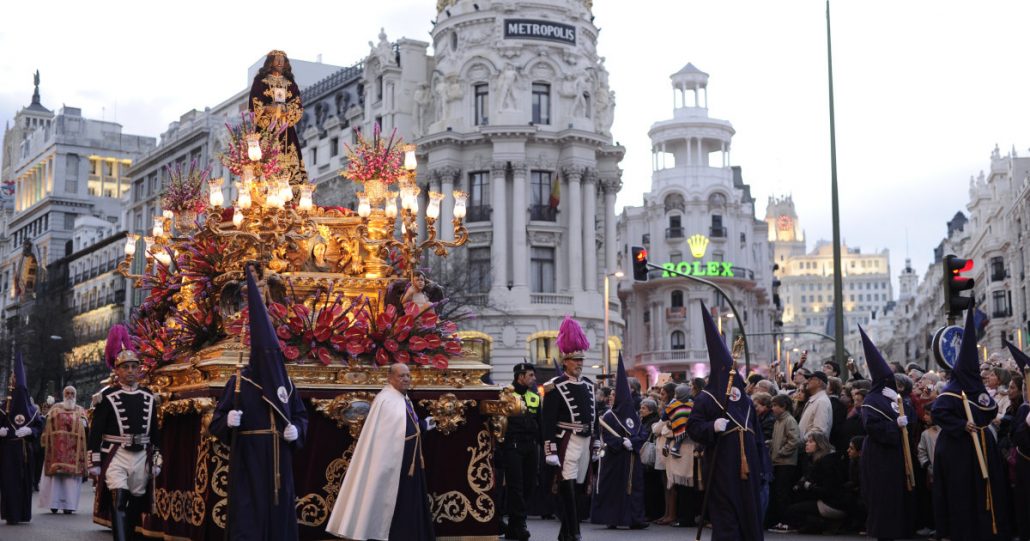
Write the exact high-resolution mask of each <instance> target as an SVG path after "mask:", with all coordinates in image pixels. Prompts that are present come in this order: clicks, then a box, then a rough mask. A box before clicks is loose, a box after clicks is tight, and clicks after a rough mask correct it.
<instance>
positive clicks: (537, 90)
mask: <svg viewBox="0 0 1030 541" xmlns="http://www.w3.org/2000/svg"><path fill="white" fill-rule="evenodd" d="M550 123H551V85H548V84H544V83H533V124H550Z"/></svg>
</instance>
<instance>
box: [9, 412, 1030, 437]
mask: <svg viewBox="0 0 1030 541" xmlns="http://www.w3.org/2000/svg"><path fill="white" fill-rule="evenodd" d="M1027 423H1030V417H1028V418H1027ZM7 432H8V430H7V427H6V426H0V438H6V437H7Z"/></svg>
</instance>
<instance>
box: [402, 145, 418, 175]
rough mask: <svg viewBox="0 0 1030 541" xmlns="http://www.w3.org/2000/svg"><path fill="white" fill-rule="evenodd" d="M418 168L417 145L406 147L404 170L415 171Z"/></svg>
mask: <svg viewBox="0 0 1030 541" xmlns="http://www.w3.org/2000/svg"><path fill="white" fill-rule="evenodd" d="M417 167H418V160H417V159H416V158H415V145H405V146H404V168H405V169H407V170H408V171H414V170H415V169H416V168H417Z"/></svg>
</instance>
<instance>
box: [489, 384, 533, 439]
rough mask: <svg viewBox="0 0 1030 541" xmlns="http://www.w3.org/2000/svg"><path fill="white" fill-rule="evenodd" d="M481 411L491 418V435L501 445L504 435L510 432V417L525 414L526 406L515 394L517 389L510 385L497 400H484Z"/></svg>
mask: <svg viewBox="0 0 1030 541" xmlns="http://www.w3.org/2000/svg"><path fill="white" fill-rule="evenodd" d="M479 411H480V413H482V414H483V415H489V416H490V431H491V434H492V435H493V437H494V439H496V440H497V442H498V443H500V442H503V441H504V434H505V432H507V430H508V417H513V416H517V415H522V414H524V413H525V412H526V404H525V403H524V402H523V401H522V399H521V398H519V397H518V395H516V394H515V389H514V388H513V387H512V386H511V385H508V386H507V387H504V388H503V389H501V392H500V395H499V396H498V399H497V400H483V402H482V403H481V404H480V405H479Z"/></svg>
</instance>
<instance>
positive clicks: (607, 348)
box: [601, 270, 625, 387]
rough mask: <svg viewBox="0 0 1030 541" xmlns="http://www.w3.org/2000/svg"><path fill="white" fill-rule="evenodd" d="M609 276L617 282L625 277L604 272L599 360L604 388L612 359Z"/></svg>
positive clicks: (617, 272) (621, 274) (621, 273)
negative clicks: (601, 335)
mask: <svg viewBox="0 0 1030 541" xmlns="http://www.w3.org/2000/svg"><path fill="white" fill-rule="evenodd" d="M611 276H614V277H615V279H616V280H618V279H619V278H622V277H623V276H625V274H624V273H623V272H622V271H621V270H616V271H615V272H612V273H609V272H605V275H604V347H603V348H601V355H603V356H604V358H603V359H602V360H601V361H602V362H601V376H603V378H602V379H604V385H605V386H606V387H607V386H608V373H609V372H610V365H611V359H612V352H611V345H610V344H609V343H608V313H609V311H610V310H611V299H610V295H611V292H610V291H609V288H610V287H611V286H610V285H609V281H608V278H609V277H611Z"/></svg>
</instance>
